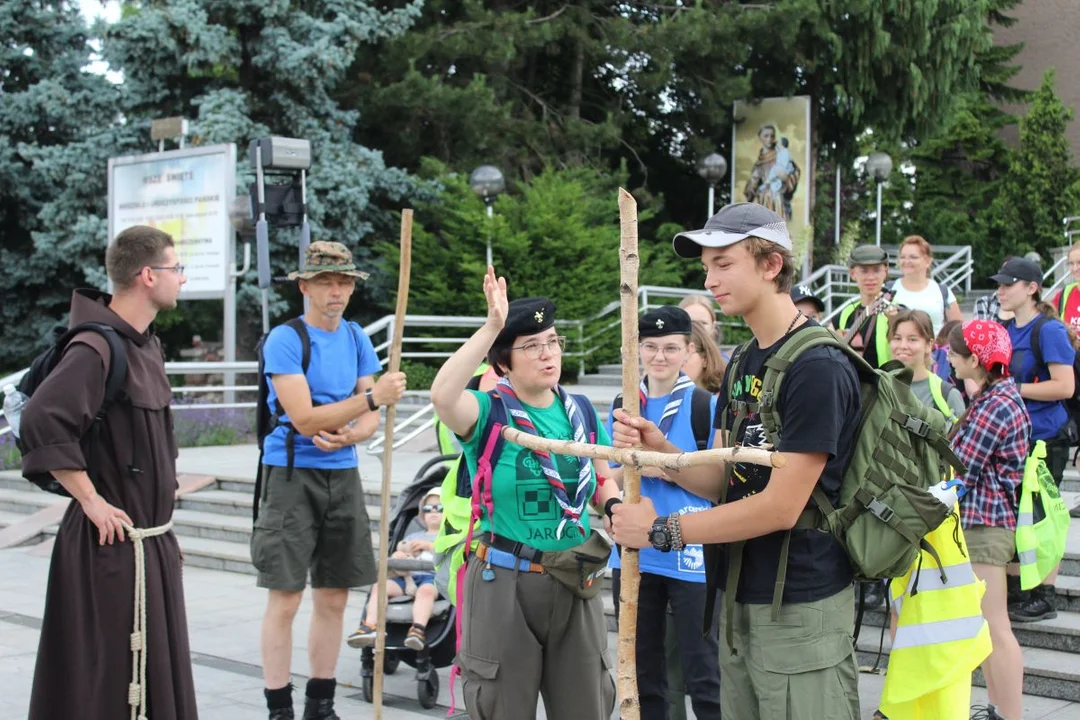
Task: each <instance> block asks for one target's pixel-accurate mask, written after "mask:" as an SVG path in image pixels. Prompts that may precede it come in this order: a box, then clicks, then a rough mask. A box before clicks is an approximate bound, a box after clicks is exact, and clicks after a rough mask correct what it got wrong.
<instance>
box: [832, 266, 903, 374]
mask: <svg viewBox="0 0 1080 720" xmlns="http://www.w3.org/2000/svg"><path fill="white" fill-rule="evenodd" d="M848 269H849V271H850V272H851V279H852V280H854V281H855V285H856V287H858V288H859V296H858V297H855V298H852V299H851V300H849V301H848V302H846V303H844V305H843V306H841V308H840V314H839V316H838V317H837V320H836V328H837V330H839V331H840V332H841V334H842V335H843V337H844V340H846V341H847V343H848V344H849V345H851V347H853V348H855V349H856V350H861V351H862V354H863V357H864V358H866V361H867V362H868V363H870V365H872V366H873V367H880V366H881V365H884V364H885V363H887V362H888V361H889V360H891V359H892V351H891V350H890V349H889V316H890V315H892V314H894V313H895V312H896V306H895V305H892V304H891V303H890V302H889V300H890V299H891V298H892V291H889V290H885V281H886V279H888V277H889V255H888V253H886V252H885V251H884V250H882V249H881V248H879V247H877V246H876V245H859V246H857V247H856V248H854V249H853V250H852V251H851V255H850V256H849V257H848Z"/></svg>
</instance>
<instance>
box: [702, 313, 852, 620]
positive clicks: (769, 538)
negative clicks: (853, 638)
mask: <svg viewBox="0 0 1080 720" xmlns="http://www.w3.org/2000/svg"><path fill="white" fill-rule="evenodd" d="M804 327H805V326H804ZM797 330H798V329H796V330H794V331H792V334H793V333H794V332H797ZM788 337H790V334H789V335H787V336H785V337H784V338H781V339H780V341H778V342H777V343H776V344H775V345H772V346H771V347H768V348H764V349H762V348H759V347H758V345H757V340H752V341H751V344H750V346H749V348H747V350H746V351H745V353H744V354H743V356H742V357H741V358H740V359H739V362H738V364H739V367H738V369H737V371H738V373H739V375H740V376H741V377H738V378H731V388H732V390H731V395H732V398H733V399H735V400H742V401H744V402H757V401H758V396H759V395H760V393H761V384H762V380H763V378H764V377H765V360H766V359H767V358H768V357H769V356H770V355H772V354H773V353H775V352H776V351H777V350H779V349H780V346H781V345H782V344H783V342H784V340H786V339H787V338H788ZM727 372H728V373H729V374H730V373H732V372H736V368H734V365H729V366H728V369H727ZM726 383H727V378H725V386H726ZM860 409H861V400H860V397H859V380H858V375H857V374H856V372H855V368H854V367H853V366H852V364H851V362H850V361H849V360H848V359H847V358H846V356H845V355H844V354H843V352H842V351H840V350H838V349H836V348H831V347H816V348H812V349H810V350H807V351H805V352H803V353H802V355H800V356H799V358H798V359H797V360H796V361H795V363H794V364H793V365H792V366H791V368H790V369H789V370H788V372H787V373H786V374H785V376H784V379H783V381H782V382H781V384H780V394H779V397H778V398H777V411H778V412H779V415H780V441H779V443H778V447H777V449H778V450H779V451H780V452H789V453H819V452H820V453H827V454H828V455H829V460H828V461H827V462H826V465H825V470H824V472H822V474H821V478H820V480H819V483H820V485H821V487H822V489H823V490H824V491H825V494H826V495H827V496H828V497H829V500H830V501H832V503H833V504H834V505H835V504H836V503H837V502H838V501H839V493H840V482H841V478H842V476H843V472H844V468H845V467H846V466H847V464H848V462H849V461H850V459H851V453H852V450H853V449H854V445H855V442H854V441H855V430H856V427H857V424H858V422H859V415H860ZM725 413H727V419H728V425H729V427H730V426H731V425H732V424H733V422H734V418H735V409H734V407H732V406H731V403H730V402H729V399H727V398H720V400H719V401H718V403H717V406H716V422H715V425H716V427H717V428H719V427H721V421H722V418H723V417H724V414H725ZM765 442H766V440H765V431H764V427H763V426H762V424H761V422H760V419H759V418H758V417H757V415H756V414H751V415H750V416H749V417H748V418H747V420H746V422H745V423H744V424H743V427H742V431H741V432H740V433H739V436H738V437H737V438H734V443H733V444H735V445H746V446H749V447H757V446H761V445H763V444H765ZM771 475H772V469H771V468H768V467H765V466H762V465H751V464H748V463H747V464H744V463H738V464H736V465H735V468H734V473H733V475H732V479H731V485H730V487H729V488H728V493H727V502H734V501H738V500H740V499H742V498H744V497H747V496H749V495H753V494H755V493H758V492H761V491H762V490H764V489H765V486H766V485H767V484H768V483H769V479H770V477H771ZM783 540H784V532H774V533H771V534H769V535H765V536H762V537H759V538H754V539H752V540H748V541H747V542H746V546H745V548H744V554H743V564H742V571H741V573H740V576H739V590H738V593H737V594H736V600H737V601H738V602H740V603H771V602H772V598H773V589H774V587H773V586H774V583H775V581H776V573H777V569H778V565H779V558H780V546H781V544H782V542H783ZM711 554H713V555H715V556H718V557H719V558H720V561H719V562H714V563H712V564H711V567H709V568H708V570H709V572H710V573H720V574H719V575H717V576H716V581H717V582H718V583H719V584H718V587H720V588H721V589H722V588H723V587H724V585H725V583H726V577H727V576H726V567H725V566H724V563H723V558H725V557H726V553H711ZM852 579H853V574H852V571H851V565H850V563H849V561H848V558H847V554H846V553H845V552H844V550H843V548H842V547H841V546H840V545H839V543H837V542H836V541H835V540H834V539H833V537H832V536H831V535H829V534H827V533H824V532H820V531H817V530H794V531H792V535H791V544H790V548H789V551H788V566H787V578H786V581H785V584H784V602H785V603H805V602H814V601H816V600H821V599H823V598H827V597H831V596H832V595H835V594H836V593H838V592H839V591H841V590H843V589H844V588H845V587H847V586H848V585H850V584H851V582H852ZM710 580H711V578H710Z"/></svg>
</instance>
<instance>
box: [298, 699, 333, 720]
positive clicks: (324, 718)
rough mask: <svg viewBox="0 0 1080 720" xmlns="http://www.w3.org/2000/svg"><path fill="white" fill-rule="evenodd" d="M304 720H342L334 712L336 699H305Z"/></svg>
mask: <svg viewBox="0 0 1080 720" xmlns="http://www.w3.org/2000/svg"><path fill="white" fill-rule="evenodd" d="M304 720H341V718H339V717H338V716H337V713H335V712H334V699H333V698H329V699H325V700H316V699H314V698H304Z"/></svg>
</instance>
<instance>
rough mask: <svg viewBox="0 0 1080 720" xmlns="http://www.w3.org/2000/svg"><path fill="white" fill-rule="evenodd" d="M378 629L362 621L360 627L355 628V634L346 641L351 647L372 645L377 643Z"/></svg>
mask: <svg viewBox="0 0 1080 720" xmlns="http://www.w3.org/2000/svg"><path fill="white" fill-rule="evenodd" d="M376 632H377V631H376V629H375V628H374V627H372V626H371V625H368V624H367V623H366V622H362V623H360V627H358V628H356V630H353V634H352V635H350V636H349V638H348V639H347V640H346V641H345V644H347V645H348V646H349V647H351V648H363V647H371V646H372V645H374V644H375V634H376Z"/></svg>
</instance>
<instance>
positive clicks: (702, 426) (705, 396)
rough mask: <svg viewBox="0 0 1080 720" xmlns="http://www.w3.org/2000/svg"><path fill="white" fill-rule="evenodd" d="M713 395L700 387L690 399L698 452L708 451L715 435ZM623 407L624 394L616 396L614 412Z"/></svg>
mask: <svg viewBox="0 0 1080 720" xmlns="http://www.w3.org/2000/svg"><path fill="white" fill-rule="evenodd" d="M711 403H712V395H710V394H709V391H708V390H702V389H701V388H699V387H695V388H694V394H693V395H692V396H691V397H690V428H691V429H692V430H693V431H694V440H695V441H696V442H697V449H698V450H708V449H709V440H711V439H712V435H713V416H712V412H711V408H710V404H711ZM621 407H622V393H620V394H618V395H616V396H615V402H614V403H612V406H611V409H612V411H615V410H618V409H619V408H621Z"/></svg>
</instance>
